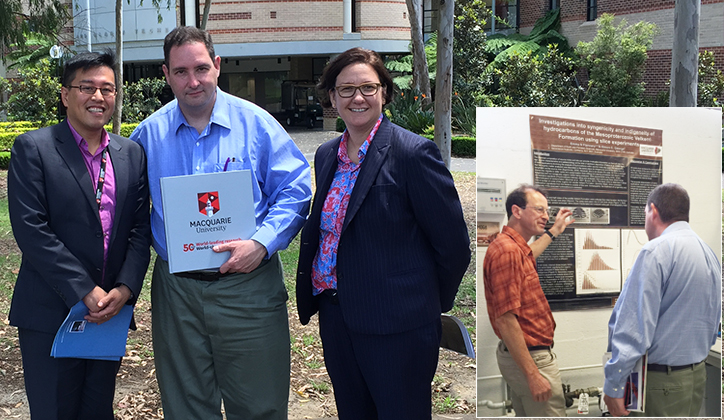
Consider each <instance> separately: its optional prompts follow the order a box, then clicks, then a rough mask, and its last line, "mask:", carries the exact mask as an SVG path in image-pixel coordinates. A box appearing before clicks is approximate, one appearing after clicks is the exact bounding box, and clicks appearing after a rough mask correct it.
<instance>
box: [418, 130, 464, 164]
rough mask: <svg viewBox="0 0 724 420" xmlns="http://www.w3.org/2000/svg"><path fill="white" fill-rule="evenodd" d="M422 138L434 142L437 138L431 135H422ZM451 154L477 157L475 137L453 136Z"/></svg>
mask: <svg viewBox="0 0 724 420" xmlns="http://www.w3.org/2000/svg"><path fill="white" fill-rule="evenodd" d="M422 137H425V138H428V139H430V140H433V139H434V137H435V136H433V135H431V134H422ZM451 149H452V150H451V151H450V154H452V155H453V156H455V157H463V158H474V157H475V137H469V136H453V137H452V147H451Z"/></svg>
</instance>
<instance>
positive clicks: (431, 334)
mask: <svg viewBox="0 0 724 420" xmlns="http://www.w3.org/2000/svg"><path fill="white" fill-rule="evenodd" d="M317 89H318V90H319V91H320V92H321V93H322V95H323V97H322V98H321V99H322V105H324V106H330V105H331V106H333V107H335V108H336V109H337V111H338V112H339V115H340V117H341V118H342V119H343V120H344V122H345V124H346V125H347V129H346V131H345V132H344V133H343V135H342V136H341V137H339V138H336V139H334V140H331V141H329V142H327V143H325V144H323V145H322V146H320V147H319V149H318V150H317V153H316V155H315V160H314V163H315V176H316V186H317V190H316V193H315V196H314V203H313V206H312V213H311V215H310V217H309V219H308V220H307V223H306V225H305V226H304V230H303V231H302V236H301V241H302V244H301V249H300V255H299V267H298V271H297V303H298V310H299V318H300V321H301V322H302V324H307V323H308V322H309V319H310V318H311V316H312V315H314V314H315V313H316V312H317V311H319V328H320V335H321V337H322V344H323V347H324V359H325V364H326V367H327V371H328V372H329V375H330V378H331V379H332V385H333V387H334V393H335V399H336V402H337V410H338V412H339V417H340V419H341V420H348V419H360V420H362V419H364V420H370V419H395V420H400V419H415V420H419V419H425V418H428V419H429V418H431V402H430V401H431V399H430V393H431V389H430V383H431V382H432V379H433V376H434V374H435V370H436V368H437V360H438V351H439V345H440V336H441V325H440V314H441V312H444V311H448V310H450V309H451V308H452V306H453V302H454V299H455V294H456V293H457V289H458V286H459V284H460V281H461V279H462V276H463V274H464V273H465V270H466V269H467V266H468V264H469V263H470V239H469V237H468V232H467V227H466V225H465V221H464V219H463V214H462V208H461V205H460V200H459V198H458V195H457V191H456V189H455V185H454V183H453V179H452V177H451V175H450V172H449V171H448V169H447V168H446V167H445V164H444V163H443V161H442V159H441V156H440V152H439V151H438V149H437V147H436V146H435V143H433V142H432V141H430V140H427V139H425V138H423V137H420V136H418V135H416V134H413V133H411V132H409V131H407V130H404V129H403V128H401V127H399V126H397V125H395V124H392V123H391V122H390V121H389V120H388V119H387V118H386V117H384V114H383V112H382V108H383V106H384V105H385V104H387V103H389V102H390V101H391V100H392V95H393V84H392V79H391V77H390V75H389V74H388V72H387V70H386V69H385V66H384V64H383V63H382V60H381V59H380V57H379V56H378V55H377V53H375V52H373V51H370V50H365V49H362V48H353V49H351V50H348V51H346V52H344V53H342V54H340V55H339V56H337V57H336V58H335V59H334V60H332V61H331V62H330V63H329V64H328V65H327V67H326V68H325V70H324V73H323V74H322V77H321V79H320V82H319V84H318V85H317Z"/></svg>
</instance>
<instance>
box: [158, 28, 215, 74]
mask: <svg viewBox="0 0 724 420" xmlns="http://www.w3.org/2000/svg"><path fill="white" fill-rule="evenodd" d="M192 42H200V43H202V44H204V46H205V47H206V51H208V52H209V57H211V61H214V59H215V58H216V53H215V52H214V42H213V41H212V40H211V34H209V33H208V32H206V31H205V30H203V29H199V28H197V27H195V26H179V27H178V28H175V29H174V30H173V31H171V32H169V33H168V35H166V38H164V40H163V60H164V63H165V64H166V67H168V61H169V58H170V55H171V48H173V47H178V46H181V45H184V44H190V43H192Z"/></svg>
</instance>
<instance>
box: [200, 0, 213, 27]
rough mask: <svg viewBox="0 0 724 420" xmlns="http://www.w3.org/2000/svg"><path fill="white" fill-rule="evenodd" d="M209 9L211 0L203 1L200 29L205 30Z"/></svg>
mask: <svg viewBox="0 0 724 420" xmlns="http://www.w3.org/2000/svg"><path fill="white" fill-rule="evenodd" d="M209 10H211V0H206V2H205V3H204V17H203V19H202V20H201V29H203V30H206V23H207V22H208V21H209Z"/></svg>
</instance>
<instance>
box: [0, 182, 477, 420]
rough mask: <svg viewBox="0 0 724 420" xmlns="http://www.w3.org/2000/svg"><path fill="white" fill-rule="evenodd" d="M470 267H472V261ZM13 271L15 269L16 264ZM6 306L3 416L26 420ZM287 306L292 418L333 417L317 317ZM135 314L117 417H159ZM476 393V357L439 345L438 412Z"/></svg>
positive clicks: (468, 192)
mask: <svg viewBox="0 0 724 420" xmlns="http://www.w3.org/2000/svg"><path fill="white" fill-rule="evenodd" d="M458 181H459V180H458ZM4 183H5V177H0V198H2V195H4V194H5V193H6V187H5V185H4ZM458 184H459V185H458V190H459V193H460V196H461V201H462V202H463V207H464V212H465V216H466V220H467V221H468V228H469V229H473V228H474V220H475V177H474V175H472V174H471V175H469V176H465V177H464V178H463V182H458ZM13 253H15V254H17V253H19V251H18V249H17V246H16V245H15V243H14V242H13V241H5V243H0V258H8V257H7V256H8V255H9V254H13ZM471 269H474V263H473V264H472V268H471ZM14 273H17V268H15V269H14ZM463 306H464V308H463V309H464V310H465V311H467V312H469V313H470V315H471V316H472V317H473V319H474V316H475V302H474V301H470V302H465V303H463ZM8 309H9V301H8V300H7V299H6V298H4V297H2V298H0V418H3V419H5V418H7V419H23V420H27V419H30V415H29V409H28V403H27V399H26V398H25V391H24V382H23V369H22V361H21V357H20V349H19V347H18V339H17V330H16V329H15V328H14V327H10V326H9V325H8V321H7V311H8ZM288 310H289V314H290V316H289V326H290V333H291V336H292V337H294V340H293V342H292V352H291V358H292V367H291V387H290V392H289V419H292V420H296V419H300V420H301V419H320V418H325V417H334V416H336V414H337V411H336V407H335V403H334V393H333V389H332V385H331V381H330V380H329V376H328V375H327V373H326V370H325V368H324V359H323V357H322V345H321V340H320V338H319V333H318V324H317V317H316V316H315V317H314V318H313V319H312V322H310V324H309V325H306V326H302V325H301V324H300V323H299V321H298V319H297V317H296V308H295V307H294V306H293V303H289V307H288ZM135 314H136V315H135V317H136V322H137V325H138V329H137V330H136V331H131V332H130V333H129V336H128V344H127V347H126V356H125V357H124V359H123V364H122V365H121V369H120V372H119V374H118V378H117V382H116V396H115V400H114V408H115V410H116V419H117V420H131V419H133V420H141V419H161V418H163V409H162V407H161V401H160V395H159V391H158V384H157V382H156V377H155V369H154V359H153V348H152V341H151V308H150V303H149V302H147V301H140V302H139V304H138V305H137V307H136V312H135ZM473 323H474V321H473ZM475 392H476V384H475V360H473V359H470V358H468V357H466V356H463V355H459V354H457V353H454V352H451V351H448V350H442V349H441V352H440V359H439V364H438V369H437V372H436V376H435V380H434V382H433V390H432V401H433V406H434V412H435V413H438V414H445V415H446V414H450V415H454V414H466V417H468V416H471V415H472V414H471V413H474V412H475ZM451 418H453V417H451Z"/></svg>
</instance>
